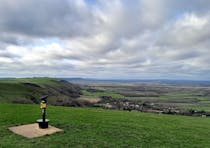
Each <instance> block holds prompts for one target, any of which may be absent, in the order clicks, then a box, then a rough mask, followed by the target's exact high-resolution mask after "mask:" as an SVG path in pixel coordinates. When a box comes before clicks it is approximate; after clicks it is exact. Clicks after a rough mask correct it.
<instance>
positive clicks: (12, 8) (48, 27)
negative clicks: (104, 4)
mask: <svg viewBox="0 0 210 148" xmlns="http://www.w3.org/2000/svg"><path fill="white" fill-rule="evenodd" d="M0 16H1V20H0V30H1V32H6V33H10V32H12V33H14V32H15V33H18V34H24V35H29V36H38V37H51V36H59V37H75V36H84V35H91V33H92V32H89V28H91V27H93V26H94V25H95V23H97V22H96V21H95V20H94V18H93V14H92V12H91V10H90V9H89V8H88V7H87V6H86V5H85V3H82V1H73V0H72V1H71V0H69V1H68V0H64V1H60V0H53V1H52V0H36V1H33V0H19V1H13V0H1V5H0Z"/></svg>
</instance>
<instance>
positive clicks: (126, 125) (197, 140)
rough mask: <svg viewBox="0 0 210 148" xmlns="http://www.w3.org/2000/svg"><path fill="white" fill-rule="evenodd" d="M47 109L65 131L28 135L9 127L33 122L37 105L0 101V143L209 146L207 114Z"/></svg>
mask: <svg viewBox="0 0 210 148" xmlns="http://www.w3.org/2000/svg"><path fill="white" fill-rule="evenodd" d="M47 112H48V118H49V119H51V123H50V124H51V125H53V126H56V127H58V128H61V129H63V130H64V131H65V132H63V133H57V134H53V135H50V136H44V137H40V138H34V139H27V138H24V137H22V136H19V135H16V134H14V133H12V132H10V131H9V130H8V127H10V126H14V125H21V124H28V123H33V122H34V121H35V120H36V119H38V118H39V117H40V109H39V106H38V105H17V104H16V105H14V104H0V147H1V148H2V147H3V148H4V147H5V148H10V147H11V148H14V147H17V148H19V147H20V148H22V147H30V148H31V147H34V148H37V147H55V148H57V147H79V148H81V147H91V148H92V147H100V148H101V147H169V148H171V147H190V148H193V147H202V148H204V147H210V140H209V137H210V118H196V117H185V116H173V115H171V116H170V115H158V114H149V113H140V112H125V111H115V110H102V109H95V108H68V107H54V106H49V107H48V110H47Z"/></svg>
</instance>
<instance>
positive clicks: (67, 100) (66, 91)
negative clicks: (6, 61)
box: [0, 78, 81, 105]
mask: <svg viewBox="0 0 210 148" xmlns="http://www.w3.org/2000/svg"><path fill="white" fill-rule="evenodd" d="M46 94H48V95H49V99H48V103H49V104H52V105H69V104H70V105H72V104H74V100H75V99H76V98H78V97H79V96H80V94H81V90H80V87H78V86H77V85H75V84H71V83H69V82H67V81H64V80H59V79H55V78H7V79H0V102H2V103H21V104H23V103H24V104H25V103H26V104H31V103H39V102H40V100H39V98H40V96H42V95H46Z"/></svg>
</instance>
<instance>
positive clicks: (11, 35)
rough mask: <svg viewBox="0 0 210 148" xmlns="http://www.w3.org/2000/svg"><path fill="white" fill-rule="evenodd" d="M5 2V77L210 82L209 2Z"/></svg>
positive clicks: (1, 65) (1, 48)
mask: <svg viewBox="0 0 210 148" xmlns="http://www.w3.org/2000/svg"><path fill="white" fill-rule="evenodd" d="M0 2H1V6H0V17H1V20H0V31H1V32H2V35H1V37H0V75H1V76H10V75H11V76H14V74H16V75H17V76H65V77H72V76H76V77H77V76H78V77H79V76H82V77H98V78H181V79H185V78H186V79H188V78H191V79H192V78H194V79H208V78H210V76H209V72H210V65H209V63H210V56H209V55H210V50H209V48H210V42H209V41H210V31H209V26H210V11H209V10H210V9H209V5H207V4H208V3H209V2H208V1H207V0H206V1H205V0H203V1H202V2H191V1H189V0H184V1H182V2H181V1H179V2H178V1H169V0H156V1H152V0H133V1H128V0H114V1H112V2H110V1H105V0H100V1H96V2H93V3H88V2H87V1H85V0H78V1H73V0H64V1H62V2H61V1H59V0H54V1H50V0H44V1H43V0H42V1H39V0H38V1H32V0H27V1H26V0H20V1H18V2H15V1H11V0H7V1H6V0H0ZM189 2H190V3H191V6H190V7H188V6H187V7H186V3H189ZM40 4H41V5H40Z"/></svg>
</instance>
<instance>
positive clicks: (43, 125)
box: [36, 119, 50, 129]
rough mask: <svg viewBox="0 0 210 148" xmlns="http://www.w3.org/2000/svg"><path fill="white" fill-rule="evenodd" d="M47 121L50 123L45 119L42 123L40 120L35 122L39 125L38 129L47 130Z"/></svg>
mask: <svg viewBox="0 0 210 148" xmlns="http://www.w3.org/2000/svg"><path fill="white" fill-rule="evenodd" d="M49 121H50V120H48V119H45V122H43V120H42V119H38V120H36V122H37V123H38V125H39V128H42V129H44V128H48V123H49Z"/></svg>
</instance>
